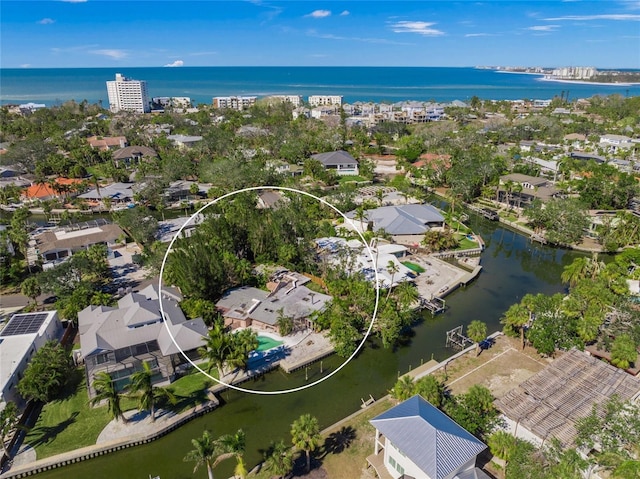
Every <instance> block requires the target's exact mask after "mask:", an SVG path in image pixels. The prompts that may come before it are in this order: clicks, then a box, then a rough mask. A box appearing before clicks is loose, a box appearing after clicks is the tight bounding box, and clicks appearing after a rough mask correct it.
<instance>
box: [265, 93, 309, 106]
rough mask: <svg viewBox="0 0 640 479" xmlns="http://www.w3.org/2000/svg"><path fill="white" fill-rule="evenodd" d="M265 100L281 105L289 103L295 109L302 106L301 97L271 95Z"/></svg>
mask: <svg viewBox="0 0 640 479" xmlns="http://www.w3.org/2000/svg"><path fill="white" fill-rule="evenodd" d="M267 98H268V99H273V100H279V101H281V102H283V103H291V104H292V105H293V106H294V107H295V108H298V107H299V106H300V105H302V97H301V96H300V95H271V96H269V97H267Z"/></svg>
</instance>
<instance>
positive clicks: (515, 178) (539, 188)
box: [497, 173, 558, 207]
mask: <svg viewBox="0 0 640 479" xmlns="http://www.w3.org/2000/svg"><path fill="white" fill-rule="evenodd" d="M557 195H558V190H557V189H556V188H555V186H553V185H551V183H550V182H549V180H547V179H546V178H542V177H540V176H530V175H524V174H522V173H511V174H509V175H503V176H501V177H500V184H499V185H498V193H497V198H498V201H500V202H502V203H508V204H511V205H516V204H517V206H518V207H521V206H523V205H528V204H531V202H532V201H533V200H534V199H539V200H542V201H546V200H549V199H550V198H553V197H555V196H557ZM515 198H517V201H516V200H515Z"/></svg>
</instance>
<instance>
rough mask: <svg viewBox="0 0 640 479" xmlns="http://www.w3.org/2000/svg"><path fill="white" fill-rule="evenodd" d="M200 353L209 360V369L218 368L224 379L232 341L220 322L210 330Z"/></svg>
mask: <svg viewBox="0 0 640 479" xmlns="http://www.w3.org/2000/svg"><path fill="white" fill-rule="evenodd" d="M198 353H199V354H200V356H201V357H202V358H205V359H206V360H207V361H208V362H209V364H208V368H207V371H208V372H211V370H212V369H213V368H214V367H215V368H218V377H219V379H222V377H223V376H224V366H225V364H226V362H227V359H228V358H229V356H230V354H231V342H230V341H229V336H228V334H227V333H226V331H225V330H224V326H223V325H222V324H220V323H219V322H218V323H216V324H214V326H213V328H211V330H209V334H208V336H207V339H206V343H205V345H204V346H203V347H201V348H200V349H198Z"/></svg>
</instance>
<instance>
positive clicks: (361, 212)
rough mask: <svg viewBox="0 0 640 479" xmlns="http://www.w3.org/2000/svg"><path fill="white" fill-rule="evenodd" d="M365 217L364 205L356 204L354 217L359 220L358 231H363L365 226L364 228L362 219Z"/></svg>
mask: <svg viewBox="0 0 640 479" xmlns="http://www.w3.org/2000/svg"><path fill="white" fill-rule="evenodd" d="M366 218H367V212H366V210H365V209H364V207H363V206H362V205H360V206H358V207H357V208H356V214H355V219H357V220H358V221H360V231H361V232H362V233H364V231H365V228H364V220H365V219H366Z"/></svg>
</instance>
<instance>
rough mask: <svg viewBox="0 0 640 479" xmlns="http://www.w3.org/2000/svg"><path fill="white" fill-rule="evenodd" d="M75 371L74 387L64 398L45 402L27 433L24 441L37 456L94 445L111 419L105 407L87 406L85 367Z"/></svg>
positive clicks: (47, 455) (40, 457) (43, 456)
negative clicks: (31, 447)
mask: <svg viewBox="0 0 640 479" xmlns="http://www.w3.org/2000/svg"><path fill="white" fill-rule="evenodd" d="M76 374H77V376H78V377H77V378H76V379H77V380H76V381H74V383H75V384H77V386H76V387H75V388H71V390H70V391H69V394H68V395H67V396H66V397H65V398H63V399H58V400H55V401H52V402H50V403H48V404H46V405H45V406H44V407H43V408H42V412H41V413H40V417H39V418H38V422H37V423H36V425H35V426H34V427H33V428H32V429H31V430H30V431H29V432H28V433H27V437H26V439H25V443H28V444H30V445H31V446H33V447H34V448H35V449H36V452H37V454H38V456H37V457H38V459H42V458H45V457H49V456H53V455H55V454H60V453H63V452H67V451H71V450H73V449H77V448H80V447H85V446H91V445H93V444H95V443H96V440H97V439H98V435H99V434H100V432H101V431H102V429H104V427H105V426H106V425H107V424H108V423H109V421H110V418H109V413H108V412H107V407H106V406H101V407H96V408H92V407H91V406H90V405H89V396H88V393H87V386H86V383H85V379H84V369H82V368H79V369H77V370H76Z"/></svg>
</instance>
